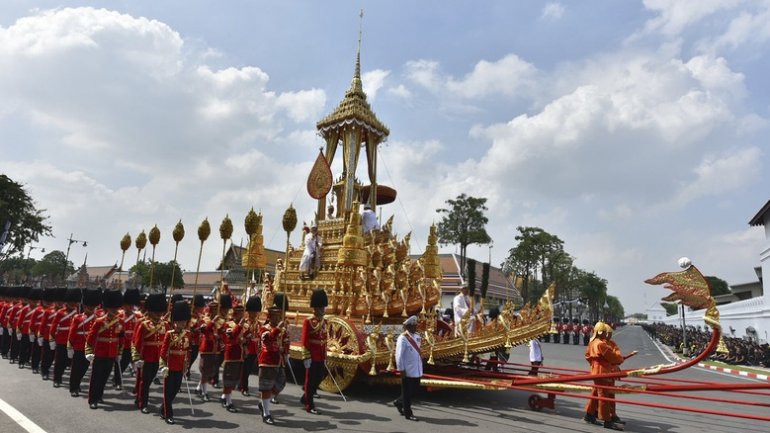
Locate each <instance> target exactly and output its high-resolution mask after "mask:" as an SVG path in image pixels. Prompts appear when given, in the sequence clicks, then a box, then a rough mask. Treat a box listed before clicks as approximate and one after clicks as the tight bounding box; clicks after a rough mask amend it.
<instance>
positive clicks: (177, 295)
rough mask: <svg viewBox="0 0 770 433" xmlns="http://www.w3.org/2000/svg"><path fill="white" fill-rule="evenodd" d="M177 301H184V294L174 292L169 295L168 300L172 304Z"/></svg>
mask: <svg viewBox="0 0 770 433" xmlns="http://www.w3.org/2000/svg"><path fill="white" fill-rule="evenodd" d="M177 301H184V296H182V294H181V293H174V294H173V295H171V301H170V302H171V304H172V305H173V304H176V303H177Z"/></svg>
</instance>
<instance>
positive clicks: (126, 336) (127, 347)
mask: <svg viewBox="0 0 770 433" xmlns="http://www.w3.org/2000/svg"><path fill="white" fill-rule="evenodd" d="M140 304H141V295H140V293H139V290H138V289H127V290H126V292H125V293H123V308H121V309H120V311H118V317H120V324H121V325H122V326H123V344H122V346H123V350H122V353H121V354H120V357H119V359H118V360H117V361H115V363H114V368H113V373H112V374H113V376H112V385H113V386H114V387H115V389H118V390H121V389H123V372H124V371H126V368H128V366H129V365H131V340H132V338H133V337H134V329H136V324H137V323H139V321H141V320H142V313H140V312H139V311H137V307H138V306H139V305H140Z"/></svg>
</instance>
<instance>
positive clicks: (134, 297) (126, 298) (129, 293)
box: [123, 289, 142, 305]
mask: <svg viewBox="0 0 770 433" xmlns="http://www.w3.org/2000/svg"><path fill="white" fill-rule="evenodd" d="M123 303H124V304H126V305H139V304H141V303H142V296H141V294H140V293H139V289H128V290H126V293H124V294H123Z"/></svg>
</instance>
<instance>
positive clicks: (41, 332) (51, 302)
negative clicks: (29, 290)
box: [37, 288, 67, 380]
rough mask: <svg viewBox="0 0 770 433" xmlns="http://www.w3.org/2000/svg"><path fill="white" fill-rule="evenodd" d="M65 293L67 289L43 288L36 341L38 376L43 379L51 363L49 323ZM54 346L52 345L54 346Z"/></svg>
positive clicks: (49, 371) (49, 370) (48, 373)
mask: <svg viewBox="0 0 770 433" xmlns="http://www.w3.org/2000/svg"><path fill="white" fill-rule="evenodd" d="M66 293H67V289H64V288H57V289H45V290H43V303H44V304H45V311H44V312H43V315H42V316H41V317H40V324H39V326H38V328H37V343H38V346H39V347H40V351H41V355H40V377H41V378H42V379H43V380H48V379H49V378H50V374H51V364H52V363H53V352H54V350H53V349H52V348H51V344H50V335H51V323H52V322H53V319H54V318H55V317H56V310H57V309H58V305H57V304H60V303H62V302H64V295H65V294H66ZM55 347H56V346H55V345H54V348H55Z"/></svg>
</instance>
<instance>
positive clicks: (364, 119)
mask: <svg viewBox="0 0 770 433" xmlns="http://www.w3.org/2000/svg"><path fill="white" fill-rule="evenodd" d="M349 124H358V125H360V126H363V127H365V128H366V129H368V130H369V131H372V132H374V133H376V134H378V135H380V136H382V141H384V140H385V138H386V137H387V136H388V134H390V131H389V130H388V127H387V126H385V125H384V124H383V123H382V122H380V120H379V119H377V115H375V114H374V112H373V111H372V108H371V106H369V103H368V102H366V93H364V89H363V85H362V84H361V51H360V49H359V52H358V54H357V55H356V71H355V73H354V75H353V81H352V82H351V83H350V89H348V91H347V92H345V98H343V99H342V102H340V104H339V105H338V106H337V108H336V109H335V110H334V111H333V112H332V113H331V114H329V115H328V116H326V117H325V118H323V119H321V120H320V121H319V122H318V123H317V124H316V127H317V128H318V130H319V131H320V132H321V134H322V135H326V132H327V131H330V130H333V129H337V128H340V127H343V126H345V125H349Z"/></svg>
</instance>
